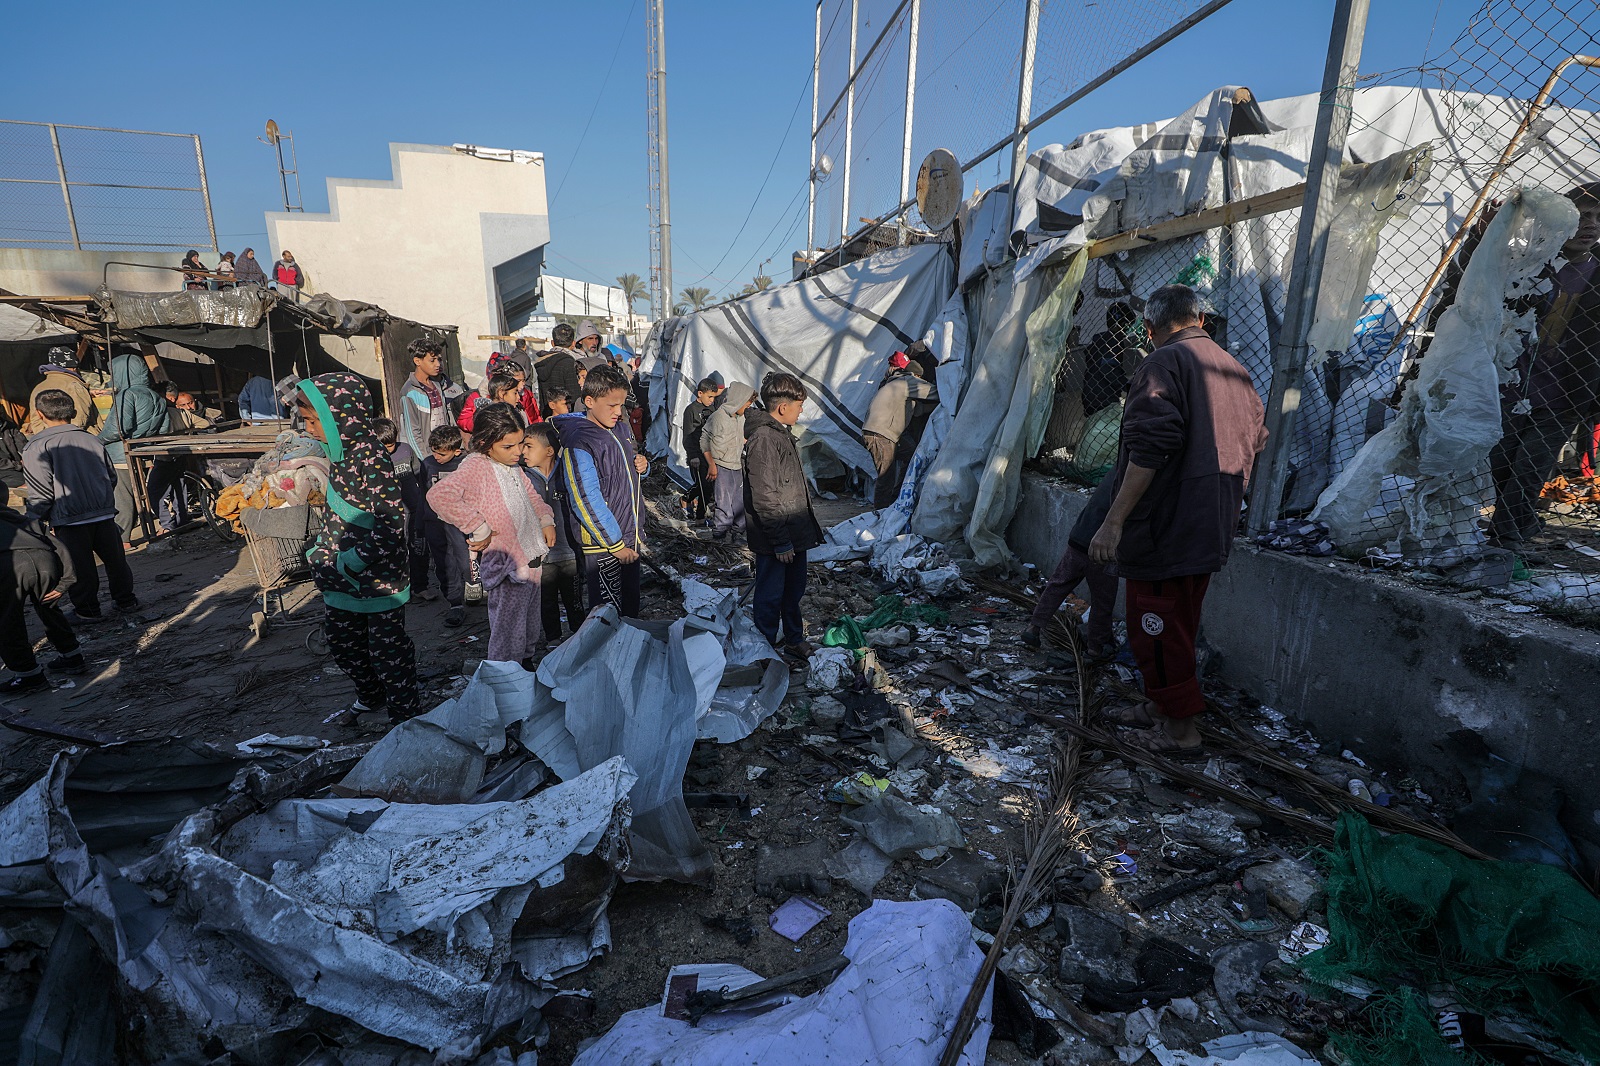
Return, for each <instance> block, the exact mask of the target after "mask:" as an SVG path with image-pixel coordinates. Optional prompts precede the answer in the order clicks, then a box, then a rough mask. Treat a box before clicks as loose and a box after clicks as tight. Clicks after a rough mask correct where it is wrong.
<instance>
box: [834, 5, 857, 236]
mask: <svg viewBox="0 0 1600 1066" xmlns="http://www.w3.org/2000/svg"><path fill="white" fill-rule="evenodd" d="M860 8H861V0H850V85H849V86H848V87H847V88H846V89H845V98H844V175H843V176H842V177H841V178H840V189H839V240H840V241H844V240H846V239H847V238H849V236H850V154H851V149H852V148H853V142H854V140H855V133H856V25H857V15H858V13H859V12H860Z"/></svg>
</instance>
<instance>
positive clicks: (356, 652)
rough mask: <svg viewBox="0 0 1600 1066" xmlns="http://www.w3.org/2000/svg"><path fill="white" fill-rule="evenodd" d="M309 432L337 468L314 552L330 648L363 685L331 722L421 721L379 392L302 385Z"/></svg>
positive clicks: (344, 377) (399, 513) (401, 516)
mask: <svg viewBox="0 0 1600 1066" xmlns="http://www.w3.org/2000/svg"><path fill="white" fill-rule="evenodd" d="M297 388H298V390H299V395H298V396H296V397H295V402H296V404H297V406H298V407H299V411H300V416H301V418H303V419H304V420H305V424H306V432H307V433H309V434H310V435H311V436H313V437H315V438H316V439H318V440H320V441H322V443H323V446H324V447H325V448H326V450H327V453H328V459H329V461H330V462H331V463H332V470H331V471H330V473H329V475H328V515H327V524H326V525H324V526H323V529H322V532H321V533H320V534H318V536H317V540H316V543H315V544H314V545H313V546H312V548H311V550H310V551H309V552H307V553H306V558H307V559H308V560H310V562H311V568H312V576H313V577H314V578H315V580H316V583H317V588H319V589H321V590H322V603H323V607H324V608H325V609H326V616H327V620H326V621H325V622H324V624H323V629H324V632H325V633H326V634H327V638H328V650H329V651H330V652H332V654H333V660H334V662H336V663H338V664H339V669H341V670H343V671H344V672H345V673H346V674H348V675H349V677H350V679H351V680H352V681H354V682H355V684H356V701H355V703H354V704H353V705H352V706H350V707H347V708H345V709H344V710H341V711H338V712H335V713H334V714H333V715H330V716H329V718H328V721H330V722H333V721H339V722H344V723H351V722H354V721H355V719H356V716H357V715H359V714H361V713H362V712H364V711H379V710H381V711H386V712H388V715H389V718H390V720H391V721H400V720H401V719H404V718H410V717H411V716H412V715H414V714H416V713H417V661H416V649H415V648H414V647H413V646H412V644H411V638H410V636H408V635H407V634H406V623H405V604H406V601H407V600H408V599H410V598H411V585H410V581H409V578H408V567H407V555H406V523H405V508H404V506H403V505H402V504H401V501H400V482H399V479H398V478H397V477H396V475H395V472H394V465H393V464H392V463H390V462H389V457H388V455H387V453H385V451H384V449H383V445H381V444H380V443H379V442H378V437H377V434H376V433H375V432H374V431H373V428H372V422H371V419H372V414H373V412H372V394H371V393H369V392H368V391H367V386H366V384H365V383H364V382H362V380H361V379H360V378H359V377H357V376H356V375H354V374H346V373H334V374H319V375H317V376H316V377H314V378H311V379H310V380H309V381H302V382H300V383H299V385H298V386H297Z"/></svg>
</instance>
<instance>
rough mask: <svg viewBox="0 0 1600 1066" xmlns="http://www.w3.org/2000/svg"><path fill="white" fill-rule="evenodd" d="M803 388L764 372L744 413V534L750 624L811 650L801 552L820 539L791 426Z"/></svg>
mask: <svg viewBox="0 0 1600 1066" xmlns="http://www.w3.org/2000/svg"><path fill="white" fill-rule="evenodd" d="M805 402H806V387H805V386H804V385H802V384H801V383H800V379H799V378H797V377H795V376H794V375H793V374H768V375H767V376H766V378H765V379H764V380H763V381H762V382H761V406H760V407H752V408H750V409H749V410H748V411H747V412H745V416H744V512H745V535H746V536H747V537H748V538H749V544H750V550H751V551H752V552H754V553H755V557H756V588H755V599H754V603H753V606H752V607H751V613H752V614H753V615H754V616H755V623H756V628H757V629H759V630H761V633H762V635H763V636H765V637H766V638H767V640H768V641H770V642H771V643H772V646H773V647H775V648H776V647H778V646H779V641H778V631H779V625H780V623H781V625H782V629H783V647H784V650H786V651H787V652H789V653H790V654H791V655H794V656H797V657H801V658H804V657H805V656H808V655H810V654H811V647H810V645H808V644H807V643H806V636H805V634H806V629H805V619H804V618H803V617H801V614H800V599H801V597H802V596H804V595H805V593H806V552H807V551H809V550H810V549H812V548H815V547H816V546H817V545H818V544H821V543H822V527H821V526H819V525H818V524H817V516H816V515H815V514H813V513H812V511H811V489H810V487H809V486H808V485H807V484H806V474H805V470H804V468H803V467H802V466H801V465H800V449H799V448H797V447H796V446H795V442H794V432H793V427H794V424H795V423H796V422H798V421H799V420H800V411H801V409H802V408H803V407H804V406H805Z"/></svg>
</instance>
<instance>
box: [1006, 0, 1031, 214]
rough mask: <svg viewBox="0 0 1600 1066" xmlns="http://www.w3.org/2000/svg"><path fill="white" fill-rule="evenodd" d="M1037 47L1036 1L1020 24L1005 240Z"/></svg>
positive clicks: (1023, 150) (1023, 159) (1023, 158)
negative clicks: (1015, 110) (1020, 50)
mask: <svg viewBox="0 0 1600 1066" xmlns="http://www.w3.org/2000/svg"><path fill="white" fill-rule="evenodd" d="M1038 44H1039V0H1028V14H1027V18H1026V20H1025V21H1024V22H1023V25H1022V71H1021V73H1020V74H1019V75H1018V77H1017V124H1016V125H1015V126H1014V127H1012V134H1011V184H1010V186H1009V187H1008V188H1007V190H1006V239H1007V240H1010V238H1011V232H1012V230H1013V229H1014V228H1015V226H1016V221H1017V182H1019V181H1021V180H1022V168H1023V167H1024V166H1026V165H1027V163H1028V119H1029V118H1030V117H1031V115H1030V112H1032V111H1033V54H1034V52H1035V50H1036V49H1037V47H1038Z"/></svg>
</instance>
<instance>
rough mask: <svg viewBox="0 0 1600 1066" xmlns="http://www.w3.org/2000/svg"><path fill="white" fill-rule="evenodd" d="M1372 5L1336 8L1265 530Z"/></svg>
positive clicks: (1284, 475) (1271, 448)
mask: <svg viewBox="0 0 1600 1066" xmlns="http://www.w3.org/2000/svg"><path fill="white" fill-rule="evenodd" d="M1367 5H1368V0H1338V2H1337V4H1336V5H1335V7H1334V11H1333V29H1332V33H1331V35H1330V36H1329V39H1328V63H1327V66H1326V67H1324V68H1323V72H1322V95H1321V98H1320V101H1319V103H1318V106H1317V127H1316V130H1315V132H1314V134H1313V136H1312V139H1311V160H1310V166H1309V168H1308V169H1307V171H1306V195H1305V201H1304V203H1303V204H1302V206H1301V208H1300V226H1299V229H1298V231H1297V232H1296V234H1295V242H1294V261H1293V263H1292V265H1291V266H1290V268H1289V283H1288V287H1287V305H1286V307H1285V310H1284V316H1283V330H1282V332H1281V333H1280V334H1279V336H1278V345H1277V347H1276V348H1275V349H1274V350H1273V353H1272V392H1271V394H1270V395H1269V397H1268V399H1267V433H1268V438H1267V448H1266V451H1265V452H1263V453H1262V456H1261V458H1260V460H1259V461H1258V462H1257V464H1256V477H1255V484H1254V485H1253V486H1252V487H1251V491H1250V516H1249V528H1250V531H1251V532H1252V533H1261V532H1263V531H1265V530H1266V528H1267V527H1268V526H1269V525H1271V524H1272V522H1273V520H1274V519H1276V518H1277V517H1278V507H1279V504H1280V502H1281V501H1282V499H1283V488H1284V484H1285V482H1286V481H1287V480H1288V477H1289V454H1290V452H1291V450H1292V448H1293V443H1294V423H1295V418H1296V416H1297V415H1298V413H1299V410H1300V393H1301V387H1302V385H1303V383H1304V381H1305V373H1306V357H1307V355H1308V354H1309V353H1308V350H1307V346H1306V338H1307V337H1308V336H1309V335H1310V333H1311V324H1312V320H1313V319H1314V318H1315V316H1316V307H1317V292H1318V290H1319V289H1320V288H1321V287H1322V264H1323V259H1324V257H1325V256H1326V255H1327V251H1328V225H1329V223H1330V222H1331V220H1332V215H1333V199H1334V194H1335V193H1336V192H1337V191H1338V188H1339V168H1340V165H1341V164H1342V163H1343V161H1344V142H1345V137H1346V136H1347V135H1348V134H1349V132H1350V115H1351V106H1352V104H1353V102H1354V100H1355V81H1356V73H1357V70H1358V68H1359V67H1360V65H1361V43H1362V38H1363V37H1364V35H1365V34H1366V28H1367Z"/></svg>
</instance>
